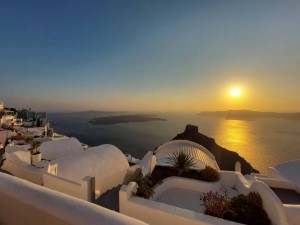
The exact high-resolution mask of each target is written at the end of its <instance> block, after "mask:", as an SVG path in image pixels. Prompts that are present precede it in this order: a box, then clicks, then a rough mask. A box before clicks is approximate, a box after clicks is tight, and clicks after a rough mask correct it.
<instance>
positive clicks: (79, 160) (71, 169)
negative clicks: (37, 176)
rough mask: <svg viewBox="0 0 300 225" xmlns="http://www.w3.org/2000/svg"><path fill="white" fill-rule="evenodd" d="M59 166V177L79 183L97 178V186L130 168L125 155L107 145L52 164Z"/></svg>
mask: <svg viewBox="0 0 300 225" xmlns="http://www.w3.org/2000/svg"><path fill="white" fill-rule="evenodd" d="M51 164H57V176H59V177H63V178H66V179H68V180H72V181H76V182H79V181H81V180H82V179H83V178H84V177H86V176H92V177H95V180H96V186H97V184H98V183H99V182H101V181H103V180H105V179H106V178H108V177H110V176H112V175H114V174H116V173H118V172H121V171H124V170H126V169H128V168H129V164H128V161H127V159H126V157H125V155H124V154H123V153H122V152H121V151H120V150H119V149H118V148H117V147H115V146H113V145H109V144H105V145H100V146H97V147H91V148H88V149H87V150H85V151H84V152H82V153H79V154H75V155H70V156H67V157H64V158H61V159H57V160H54V161H52V162H51Z"/></svg>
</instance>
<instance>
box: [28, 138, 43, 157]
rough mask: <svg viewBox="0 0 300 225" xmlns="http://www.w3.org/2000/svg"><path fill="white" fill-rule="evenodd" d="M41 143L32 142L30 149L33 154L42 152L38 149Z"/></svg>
mask: <svg viewBox="0 0 300 225" xmlns="http://www.w3.org/2000/svg"><path fill="white" fill-rule="evenodd" d="M40 145H41V143H40V142H37V141H33V142H31V149H30V151H31V154H32V155H35V154H38V153H40V152H39V151H38V149H37V148H38V147H39V146H40Z"/></svg>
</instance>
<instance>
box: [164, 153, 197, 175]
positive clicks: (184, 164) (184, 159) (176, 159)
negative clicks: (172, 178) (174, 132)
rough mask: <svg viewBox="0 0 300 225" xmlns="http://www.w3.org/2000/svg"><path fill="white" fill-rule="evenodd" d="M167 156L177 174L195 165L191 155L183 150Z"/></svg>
mask: <svg viewBox="0 0 300 225" xmlns="http://www.w3.org/2000/svg"><path fill="white" fill-rule="evenodd" d="M169 158H170V160H171V164H172V166H173V167H174V169H175V171H177V173H178V176H180V175H181V174H182V173H183V172H186V171H188V170H189V169H190V167H192V166H194V165H195V161H194V158H193V156H192V155H191V154H188V153H185V152H174V153H173V154H172V155H171V156H170V157H169Z"/></svg>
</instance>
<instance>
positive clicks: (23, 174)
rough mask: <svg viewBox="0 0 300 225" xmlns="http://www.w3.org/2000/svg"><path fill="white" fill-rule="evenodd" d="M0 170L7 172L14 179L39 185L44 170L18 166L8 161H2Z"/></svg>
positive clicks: (41, 181)
mask: <svg viewBox="0 0 300 225" xmlns="http://www.w3.org/2000/svg"><path fill="white" fill-rule="evenodd" d="M2 169H3V170H5V171H8V172H9V173H10V174H12V175H14V176H16V177H19V178H22V179H24V180H27V181H30V182H32V183H35V184H39V185H42V184H43V172H44V169H39V168H36V167H34V166H32V165H20V164H18V163H15V162H14V161H11V160H9V159H6V160H5V161H4V163H3V165H2Z"/></svg>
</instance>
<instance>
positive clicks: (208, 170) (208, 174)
mask: <svg viewBox="0 0 300 225" xmlns="http://www.w3.org/2000/svg"><path fill="white" fill-rule="evenodd" d="M198 173H199V178H200V180H204V181H209V182H216V181H218V180H220V174H219V172H218V171H217V170H215V169H214V168H212V167H210V166H206V167H205V168H204V169H203V170H199V171H198Z"/></svg>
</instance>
